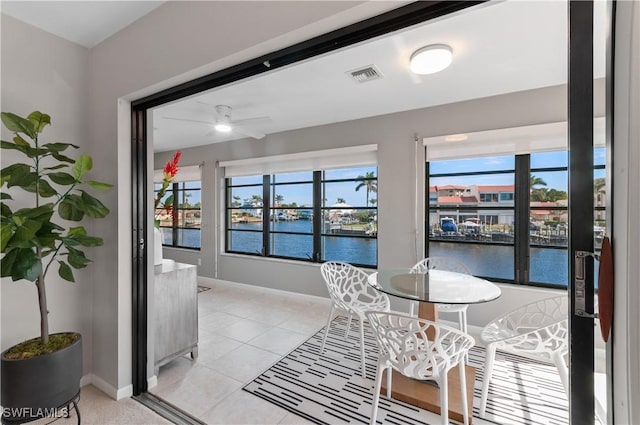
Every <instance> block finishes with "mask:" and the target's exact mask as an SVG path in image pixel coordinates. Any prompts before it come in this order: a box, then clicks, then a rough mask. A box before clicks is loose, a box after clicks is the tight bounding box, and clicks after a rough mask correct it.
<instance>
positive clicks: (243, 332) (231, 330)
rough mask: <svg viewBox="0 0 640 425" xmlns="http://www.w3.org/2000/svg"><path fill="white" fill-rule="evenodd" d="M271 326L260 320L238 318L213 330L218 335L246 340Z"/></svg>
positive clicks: (241, 340)
mask: <svg viewBox="0 0 640 425" xmlns="http://www.w3.org/2000/svg"><path fill="white" fill-rule="evenodd" d="M271 328H272V326H270V325H266V324H264V323H262V322H258V321H255V320H249V319H240V320H238V321H237V322H235V323H233V324H231V325H229V326H225V327H220V328H217V329H214V330H213V331H214V332H215V333H216V334H218V335H222V336H226V337H227V338H231V339H235V340H236V341H240V342H248V341H250V340H252V339H253V338H255V337H257V336H259V335H262V334H263V333H265V332H266V331H268V330H269V329H271Z"/></svg>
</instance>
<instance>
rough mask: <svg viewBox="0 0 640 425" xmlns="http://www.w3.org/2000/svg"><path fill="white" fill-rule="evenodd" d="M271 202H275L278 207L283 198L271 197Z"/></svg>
mask: <svg viewBox="0 0 640 425" xmlns="http://www.w3.org/2000/svg"><path fill="white" fill-rule="evenodd" d="M273 200H274V201H275V203H276V205H277V206H280V205H281V204H282V201H284V196H282V195H276V196H274V197H273Z"/></svg>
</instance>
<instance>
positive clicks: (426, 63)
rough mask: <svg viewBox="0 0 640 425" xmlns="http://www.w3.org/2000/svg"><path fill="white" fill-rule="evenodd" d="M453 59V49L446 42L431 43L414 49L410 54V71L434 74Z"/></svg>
mask: <svg viewBox="0 0 640 425" xmlns="http://www.w3.org/2000/svg"><path fill="white" fill-rule="evenodd" d="M452 60H453V51H452V50H451V47H449V46H447V45H446V44H432V45H430V46H425V47H422V48H421V49H418V50H416V51H415V52H413V54H412V55H411V59H410V63H411V71H413V72H414V73H416V74H421V75H425V74H434V73H436V72H439V71H442V70H443V69H445V68H446V67H448V66H449V65H451V61H452Z"/></svg>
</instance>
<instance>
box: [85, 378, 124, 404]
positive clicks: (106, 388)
mask: <svg viewBox="0 0 640 425" xmlns="http://www.w3.org/2000/svg"><path fill="white" fill-rule="evenodd" d="M83 381H84V382H85V383H84V384H82V382H83ZM80 384H81V385H82V386H84V385H89V384H91V385H93V386H94V387H96V388H97V389H99V390H100V391H102V392H103V393H105V394H106V395H108V396H109V397H111V398H112V399H114V400H122V399H123V398H128V397H131V396H132V395H133V385H127V386H124V387H122V388H116V387H114V386H113V385H111V384H109V383H108V382H107V381H105V380H104V379H102V378H100V377H99V376H96V375H93V374H90V375H86V376H83V377H82V379H81V380H80Z"/></svg>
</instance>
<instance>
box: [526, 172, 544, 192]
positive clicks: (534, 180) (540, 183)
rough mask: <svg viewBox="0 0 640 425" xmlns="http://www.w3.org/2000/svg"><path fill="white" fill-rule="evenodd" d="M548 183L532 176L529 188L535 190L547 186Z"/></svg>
mask: <svg viewBox="0 0 640 425" xmlns="http://www.w3.org/2000/svg"><path fill="white" fill-rule="evenodd" d="M546 185H547V182H546V181H544V180H542V179H541V178H540V177H536V176H534V175H533V174H531V180H530V181H529V187H530V188H531V189H534V188H535V187H536V186H546Z"/></svg>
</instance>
